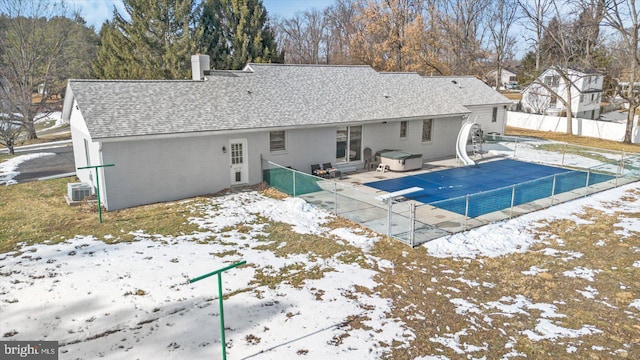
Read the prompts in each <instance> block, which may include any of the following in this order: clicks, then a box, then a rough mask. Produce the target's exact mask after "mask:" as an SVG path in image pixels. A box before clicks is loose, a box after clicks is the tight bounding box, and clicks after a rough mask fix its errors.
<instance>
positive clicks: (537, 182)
mask: <svg viewBox="0 0 640 360" xmlns="http://www.w3.org/2000/svg"><path fill="white" fill-rule="evenodd" d="M553 175H556V177H555V178H556V183H555V191H554V193H555V194H559V193H563V192H567V191H571V190H575V189H579V188H583V187H584V186H585V184H586V182H587V172H585V171H575V170H570V169H562V168H557V167H553V166H546V165H540V164H532V163H528V162H523V161H517V160H511V159H504V160H497V161H489V162H484V163H481V164H479V165H476V166H466V167H459V168H454V169H447V170H441V171H434V172H428V173H424V174H419V175H412V176H405V177H401V178H397V179H389V180H381V181H374V182H370V183H366V184H365V185H367V186H370V187H373V188H375V189H379V190H383V191H387V192H393V191H398V190H402V189H407V188H410V187H413V186H417V187H421V188H423V189H424V190H423V191H419V192H415V193H412V194H409V195H405V197H406V198H408V199H413V200H416V201H419V202H421V203H424V204H431V205H433V206H436V207H439V208H442V209H446V210H449V211H453V212H456V213H458V214H461V215H464V214H465V212H467V209H466V195H469V209H468V216H469V217H477V216H481V215H484V214H488V213H490V212H494V211H499V210H503V209H507V208H510V207H511V196H512V195H514V202H513V205H514V206H515V205H521V204H526V203H528V202H531V201H534V200H538V199H542V198H545V197H549V196H551V194H552V190H553V178H554V176H553ZM588 176H589V185H593V184H597V183H600V182H604V181H608V180H611V179H614V177H613V176H610V175H604V174H598V173H589V174H588ZM512 185H515V193H513V190H512Z"/></svg>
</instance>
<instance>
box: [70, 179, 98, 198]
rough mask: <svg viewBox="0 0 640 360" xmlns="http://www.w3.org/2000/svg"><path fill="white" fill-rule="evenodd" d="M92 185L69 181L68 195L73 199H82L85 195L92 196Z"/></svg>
mask: <svg viewBox="0 0 640 360" xmlns="http://www.w3.org/2000/svg"><path fill="white" fill-rule="evenodd" d="M92 190H93V189H92V187H91V185H89V184H85V183H69V184H67V196H68V197H69V199H71V200H72V201H82V200H84V198H85V197H89V196H91V193H92Z"/></svg>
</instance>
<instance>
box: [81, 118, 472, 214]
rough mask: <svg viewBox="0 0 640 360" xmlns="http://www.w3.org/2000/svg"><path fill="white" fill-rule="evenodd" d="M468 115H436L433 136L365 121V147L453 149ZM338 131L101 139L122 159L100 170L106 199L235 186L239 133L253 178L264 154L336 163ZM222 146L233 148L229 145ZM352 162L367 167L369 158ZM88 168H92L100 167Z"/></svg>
mask: <svg viewBox="0 0 640 360" xmlns="http://www.w3.org/2000/svg"><path fill="white" fill-rule="evenodd" d="M462 121H463V120H462V118H461V117H454V118H436V119H433V127H432V136H431V141H428V142H422V124H423V121H422V120H412V121H408V124H407V125H408V127H407V137H406V139H400V121H390V122H387V123H382V122H380V123H373V124H372V123H368V124H364V125H362V126H363V129H362V130H363V131H362V149H364V148H365V147H369V148H371V149H372V151H373V152H374V153H375V152H376V151H378V150H382V149H399V150H404V151H409V152H414V153H419V154H422V155H423V158H424V159H425V160H429V159H437V158H442V157H446V156H452V155H453V154H455V141H456V138H457V134H458V131H459V130H460V126H461V124H462ZM353 125H360V124H353ZM336 131H337V127H335V126H327V127H319V128H306V129H290V130H285V134H286V135H285V136H286V150H285V151H278V152H271V151H270V149H269V139H270V137H269V133H270V132H269V131H259V132H251V133H239V134H229V135H210V136H192V137H176V138H170V139H145V140H140V139H136V140H131V141H115V142H102V143H101V150H100V151H98V146H97V145H96V143H94V145H93V146H94V147H95V150H96V155H101V156H102V162H101V163H102V164H115V166H114V167H109V168H106V169H104V170H102V171H101V175H102V176H101V180H100V181H101V182H100V184H101V185H100V187H101V190H103V192H101V193H102V199H103V201H104V204H105V207H106V208H107V209H108V210H116V209H122V208H127V207H132V206H138V205H144V204H151V203H157V202H163V201H174V200H179V199H184V198H189V197H193V196H198V195H205V194H211V193H216V192H218V191H221V190H224V189H226V188H229V187H230V186H231V173H230V154H229V153H230V151H229V141H230V140H232V139H246V140H247V149H246V151H247V154H248V159H247V160H248V169H249V174H248V175H249V176H248V180H247V182H246V183H247V184H248V185H253V184H258V183H260V182H261V181H262V164H261V157H262V158H264V159H266V160H270V161H272V162H275V163H277V164H280V165H284V166H291V167H292V168H294V169H298V170H300V171H303V172H306V173H309V172H310V165H311V164H322V163H325V162H331V163H332V164H333V165H336ZM81 133H82V132H81V131H78V132H77V134H78V135H80V134H81ZM75 141H76V139H74V142H75ZM83 141H84V140H81V137H80V136H77V142H78V146H74V156H76V157H79V156H82V154H80V153H81V151H82V148H83V146H84V145H83ZM74 145H75V144H74ZM223 146H225V147H226V149H227V152H226V153H223V151H222V147H223ZM351 165H353V166H355V167H356V168H362V167H363V166H364V161H363V160H359V161H355V162H353V163H352V164H351ZM83 171H85V172H86V174H87V175H88V174H89V173H91V172H92V171H93V170H83ZM105 173H106V176H104V175H105ZM105 189H106V191H104V190H105Z"/></svg>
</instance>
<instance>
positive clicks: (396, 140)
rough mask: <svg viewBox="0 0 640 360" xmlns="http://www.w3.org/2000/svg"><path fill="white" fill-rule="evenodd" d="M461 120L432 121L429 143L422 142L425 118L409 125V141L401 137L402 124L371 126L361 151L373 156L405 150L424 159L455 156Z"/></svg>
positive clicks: (437, 119)
mask: <svg viewBox="0 0 640 360" xmlns="http://www.w3.org/2000/svg"><path fill="white" fill-rule="evenodd" d="M462 121H463V120H462V118H461V117H452V118H435V119H433V127H432V134H431V141H427V142H422V124H423V119H420V120H411V121H408V122H407V137H406V138H400V123H401V122H400V121H389V122H387V123H386V124H385V123H382V122H380V123H375V124H370V125H367V126H366V128H365V129H364V130H363V132H364V133H363V144H362V148H363V149H364V148H366V147H368V148H370V149H371V150H372V152H373V153H374V154H375V152H376V151H379V150H383V149H394V150H403V151H407V152H412V153H416V154H422V158H423V160H433V159H439V158H443V157H446V156H452V155H454V154H455V146H456V139H457V136H458V132H459V131H460V127H461V126H462Z"/></svg>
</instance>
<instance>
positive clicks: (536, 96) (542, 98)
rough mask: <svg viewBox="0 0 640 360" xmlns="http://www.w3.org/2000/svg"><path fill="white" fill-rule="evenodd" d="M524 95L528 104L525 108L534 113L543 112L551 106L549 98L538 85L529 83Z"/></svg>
mask: <svg viewBox="0 0 640 360" xmlns="http://www.w3.org/2000/svg"><path fill="white" fill-rule="evenodd" d="M525 96H526V98H527V104H528V105H529V109H527V110H531V112H533V113H535V114H544V113H546V111H547V110H548V109H549V107H550V106H551V98H550V97H549V96H548V94H547V93H546V92H545V91H544V90H543V88H542V87H541V86H540V85H537V84H533V85H531V87H530V88H529V91H528V92H527V93H526V95H525Z"/></svg>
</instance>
